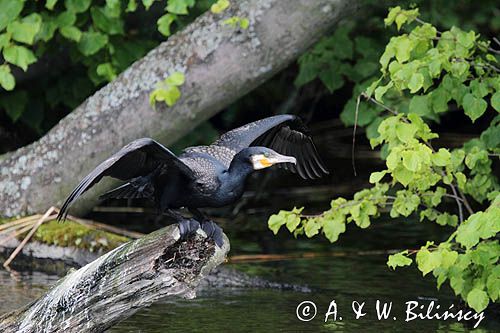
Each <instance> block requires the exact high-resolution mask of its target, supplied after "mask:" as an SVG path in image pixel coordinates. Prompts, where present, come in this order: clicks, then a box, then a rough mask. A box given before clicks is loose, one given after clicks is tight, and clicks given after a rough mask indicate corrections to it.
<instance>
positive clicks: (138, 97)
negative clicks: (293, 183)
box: [0, 0, 358, 216]
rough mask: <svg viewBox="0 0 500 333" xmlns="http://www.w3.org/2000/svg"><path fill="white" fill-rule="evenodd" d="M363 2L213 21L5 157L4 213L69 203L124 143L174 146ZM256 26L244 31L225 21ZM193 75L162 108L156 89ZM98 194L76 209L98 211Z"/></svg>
mask: <svg viewBox="0 0 500 333" xmlns="http://www.w3.org/2000/svg"><path fill="white" fill-rule="evenodd" d="M357 3H358V1H356V0H315V1H299V0H293V1H278V0H244V1H238V2H236V1H233V2H232V5H231V7H230V8H229V9H227V10H226V11H224V12H223V13H222V14H213V13H210V12H208V13H205V14H204V15H202V16H201V17H199V18H198V19H197V20H196V21H195V22H193V23H192V24H190V25H189V26H188V27H186V28H185V29H184V30H183V31H181V32H179V33H177V34H175V35H174V36H172V37H170V38H169V39H168V40H167V41H166V42H164V43H162V44H161V45H159V46H158V47H156V48H155V49H153V50H152V51H151V52H150V53H149V54H147V55H146V56H145V57H144V58H143V59H141V60H139V61H137V62H136V63H134V64H133V65H132V66H131V67H130V68H129V69H127V70H126V71H125V72H124V73H122V74H121V75H120V76H119V77H118V78H117V79H116V80H114V81H113V82H111V83H110V84H108V85H107V86H105V87H104V88H102V89H101V90H99V91H98V92H97V93H95V94H94V95H93V96H91V97H89V98H88V99H87V100H86V101H85V102H84V103H83V104H82V105H80V106H79V107H78V108H77V109H76V110H74V111H73V112H72V113H71V114H70V115H68V116H67V117H66V118H64V119H63V120H61V122H60V123H59V124H58V125H57V126H55V127H54V128H53V129H52V130H51V131H50V132H49V133H47V135H45V136H44V137H43V138H41V139H40V140H39V141H37V142H35V143H33V144H31V145H29V146H27V147H24V148H21V149H19V150H17V151H16V152H14V153H12V154H9V155H7V156H4V157H3V158H0V215H5V216H13V215H18V214H26V213H34V212H39V211H43V210H45V209H47V208H48V207H49V206H51V205H54V204H59V203H61V201H62V200H63V199H64V198H65V196H66V195H67V194H68V193H69V192H70V190H71V189H72V188H73V186H75V185H76V183H78V181H79V180H80V179H81V178H82V177H84V176H85V175H86V174H87V173H88V172H89V171H90V170H91V169H93V168H94V167H95V166H96V165H97V164H98V163H99V162H100V161H102V160H103V159H105V158H106V157H107V156H109V155H110V154H111V153H113V152H114V151H116V150H118V149H119V148H120V147H121V146H123V145H124V144H126V143H128V142H130V141H132V140H133V139H137V138H139V137H143V136H148V137H153V138H156V139H158V140H160V141H161V142H163V143H165V144H171V143H173V142H174V141H175V140H176V139H178V138H179V137H181V136H182V135H184V134H186V133H187V132H189V131H190V130H192V129H193V128H194V127H195V126H196V125H197V124H199V123H200V122H202V121H203V120H206V119H208V118H209V117H211V116H212V115H214V114H215V113H216V112H218V111H219V110H221V108H223V107H225V106H227V105H229V104H230V103H231V102H233V101H234V100H236V99H237V98H239V97H240V96H242V95H244V94H246V93H247V92H249V91H250V90H252V89H253V88H255V87H256V86H258V85H259V84H261V83H262V82H263V81H265V80H266V79H268V78H269V77H271V76H272V75H273V74H275V73H276V72H278V71H279V70H281V69H283V68H284V67H285V66H287V65H288V64H289V63H290V62H291V61H293V60H294V59H295V58H297V57H298V56H299V55H300V54H301V53H303V52H304V51H305V50H306V49H307V48H308V47H309V46H311V45H312V44H313V43H314V42H315V41H316V40H318V38H320V37H321V36H322V35H323V34H324V33H325V32H326V31H328V30H329V29H331V28H332V27H333V26H334V24H335V23H337V22H338V21H339V20H340V19H341V18H344V17H346V16H348V15H349V14H350V13H351V12H352V11H353V10H354V9H355V7H356V5H357ZM232 16H239V17H245V18H248V19H249V21H250V26H249V28H248V29H246V30H238V29H236V28H234V27H231V26H229V25H225V24H223V23H222V22H223V21H224V20H225V19H227V18H229V17H232ZM174 71H181V72H184V73H185V77H186V82H185V84H184V85H183V86H182V88H181V91H182V97H181V99H180V100H179V101H178V102H177V104H175V105H174V106H173V107H171V108H168V109H167V108H165V107H164V106H158V107H157V110H156V111H155V110H153V109H152V108H151V107H150V106H149V102H148V97H149V93H150V92H151V90H152V89H153V88H154V86H155V84H156V83H157V82H158V81H160V80H162V79H164V78H165V77H167V76H168V75H169V74H170V73H172V72H174ZM109 185H110V184H109V183H107V184H106V183H105V184H102V185H101V186H97V187H96V189H95V190H93V191H91V192H90V193H89V195H87V196H86V197H85V198H84V200H80V201H79V202H77V205H75V208H76V209H77V211H76V212H77V213H78V212H80V213H82V212H84V211H86V210H88V209H89V208H90V207H91V206H92V205H94V204H95V198H96V193H98V192H101V191H103V190H104V189H106V188H108V187H109Z"/></svg>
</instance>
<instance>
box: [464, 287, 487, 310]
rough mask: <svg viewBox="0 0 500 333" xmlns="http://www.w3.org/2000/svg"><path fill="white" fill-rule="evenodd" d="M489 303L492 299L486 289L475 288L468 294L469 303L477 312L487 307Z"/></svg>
mask: <svg viewBox="0 0 500 333" xmlns="http://www.w3.org/2000/svg"><path fill="white" fill-rule="evenodd" d="M489 303H490V299H489V297H488V294H486V292H485V291H484V290H481V289H479V288H473V289H472V290H471V291H470V292H469V293H468V294H467V304H468V305H469V306H470V307H471V308H473V309H474V311H476V312H481V311H483V310H484V309H486V307H487V306H488V304H489Z"/></svg>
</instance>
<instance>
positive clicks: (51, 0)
mask: <svg viewBox="0 0 500 333" xmlns="http://www.w3.org/2000/svg"><path fill="white" fill-rule="evenodd" d="M57 1H58V0H47V1H46V2H45V8H47V9H48V10H53V9H54V6H55V5H56V3H57ZM0 6H1V5H0Z"/></svg>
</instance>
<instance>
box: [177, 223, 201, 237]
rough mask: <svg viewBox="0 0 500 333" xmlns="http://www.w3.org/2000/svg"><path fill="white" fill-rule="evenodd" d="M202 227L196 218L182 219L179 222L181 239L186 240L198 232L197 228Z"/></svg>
mask: <svg viewBox="0 0 500 333" xmlns="http://www.w3.org/2000/svg"><path fill="white" fill-rule="evenodd" d="M199 228H200V222H198V221H196V220H195V219H182V220H180V222H179V233H180V235H181V238H180V240H185V239H187V238H188V237H189V236H191V235H193V234H194V233H196V230H198V229H199Z"/></svg>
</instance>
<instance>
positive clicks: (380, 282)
mask: <svg viewBox="0 0 500 333" xmlns="http://www.w3.org/2000/svg"><path fill="white" fill-rule="evenodd" d="M243 229H244V230H245V228H243ZM239 230H241V229H239ZM244 232H251V234H252V235H253V237H255V233H257V235H259V234H260V235H264V236H257V237H259V238H260V240H261V241H262V239H266V237H267V236H265V235H267V234H268V232H267V231H261V232H256V231H248V230H247V231H244ZM244 232H240V233H238V232H231V231H229V232H228V233H229V234H230V238H231V239H232V240H233V239H234V241H233V249H232V251H231V254H232V255H234V254H242V253H258V251H259V250H262V247H265V246H267V247H269V246H270V245H263V243H259V242H257V241H255V240H253V241H248V239H251V238H252V236H250V235H245V234H244ZM280 235H281V236H280V237H278V238H274V237H272V236H271V237H270V238H269V239H270V241H271V242H272V244H273V245H274V248H273V251H274V252H278V253H291V252H294V253H295V252H296V253H303V252H311V251H314V252H315V255H316V257H314V258H301V259H290V260H281V261H272V262H246V263H238V264H230V266H232V267H234V268H236V269H239V270H242V271H245V272H248V273H249V274H253V275H259V276H262V277H265V278H267V279H270V280H274V281H281V282H286V283H296V284H301V285H304V284H306V285H308V286H309V287H311V288H312V291H311V292H310V293H300V292H293V291H280V290H269V289H264V290H262V289H219V290H208V291H205V292H202V293H200V294H199V295H198V297H197V298H196V299H194V300H183V299H173V300H169V301H165V302H162V303H158V304H155V305H153V306H151V307H149V308H147V309H142V310H140V311H139V312H138V313H136V314H135V315H134V316H132V317H131V318H129V319H127V320H125V321H123V322H121V323H120V324H118V325H117V326H115V327H113V328H112V329H111V330H109V331H110V332H330V331H335V332H402V331H405V332H417V331H418V332H467V331H469V330H471V328H472V325H473V324H474V323H475V322H476V321H475V320H472V321H471V322H470V323H471V324H472V325H464V324H463V322H462V323H458V322H456V321H453V320H448V321H439V320H419V319H415V320H412V321H409V322H406V321H405V318H406V314H405V309H406V305H405V302H408V301H412V300H413V301H417V302H419V305H423V306H427V305H428V304H429V302H430V301H432V300H434V301H435V302H437V303H439V304H440V306H441V311H438V312H439V313H442V311H443V309H444V310H446V309H448V307H449V305H450V304H455V305H454V308H453V310H454V312H456V310H455V309H456V308H457V306H459V302H458V300H457V299H456V298H455V297H454V296H453V294H452V292H451V290H450V289H449V287H447V286H444V287H443V288H442V290H441V291H438V290H436V287H435V282H434V280H433V278H432V277H430V276H427V277H425V278H422V276H421V273H420V272H418V271H417V270H416V269H414V268H405V269H400V270H398V271H396V272H394V271H392V270H389V269H388V268H387V266H386V265H385V262H386V260H387V254H377V253H378V252H377V251H381V250H387V249H391V248H397V247H398V246H400V244H412V243H413V242H415V243H419V242H420V241H419V238H424V239H425V238H427V239H433V238H434V239H436V238H439V237H440V236H439V233H438V234H435V233H434V232H433V231H432V230H430V231H429V230H428V228H424V227H422V226H417V227H409V226H408V225H405V224H402V225H399V226H395V225H393V224H390V225H383V226H378V227H375V228H373V230H372V231H368V232H367V231H362V232H359V231H356V230H354V231H352V232H348V233H347V234H346V235H345V237H344V238H343V239H342V240H341V242H340V243H339V244H336V245H331V244H329V243H327V242H321V241H318V240H314V241H305V240H296V239H294V238H293V237H289V235H287V233H285V232H283V233H282V234H280ZM380 235H386V236H383V237H381V236H380ZM243 239H245V240H243ZM359 250H363V252H360V251H359ZM322 255H323V256H322ZM56 280H57V276H55V275H47V274H43V273H24V274H21V275H20V276H17V281H16V280H14V279H12V277H11V276H10V275H9V273H7V272H5V271H0V313H3V312H7V311H9V310H12V309H14V308H17V307H19V306H21V305H23V304H25V303H27V302H29V301H30V300H32V299H34V298H36V297H37V296H38V295H40V294H41V293H42V292H43V291H44V290H46V289H47V288H48V286H50V285H51V284H53V283H54V282H55V281H56ZM333 300H334V301H335V302H336V305H337V311H338V313H337V321H333V315H332V316H330V318H329V320H328V321H327V322H326V323H325V321H324V318H325V313H326V312H327V309H328V307H329V304H330V302H331V301H333ZM377 300H379V301H381V302H383V303H389V302H392V304H393V305H392V311H391V314H390V316H389V317H388V319H387V320H384V319H382V320H378V319H377V312H376V309H375V305H376V301H377ZM303 301H312V302H314V303H315V305H316V307H317V314H316V316H315V317H314V319H312V320H311V321H308V322H302V321H300V320H299V319H297V315H296V308H297V306H298V305H299V304H300V303H301V302H303ZM353 301H357V302H359V303H363V302H364V303H365V305H364V307H363V309H362V311H363V312H364V313H366V315H365V316H363V317H362V318H360V319H357V320H356V319H355V316H354V313H353V311H352V308H351V305H352V302H353ZM414 311H415V312H417V310H414ZM423 312H424V313H425V311H423ZM434 312H435V311H434ZM485 315H486V318H485V319H484V320H483V321H482V322H481V324H480V325H479V329H477V330H474V332H500V324H499V318H494V317H495V314H485ZM340 317H342V320H340ZM394 318H396V319H394Z"/></svg>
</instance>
